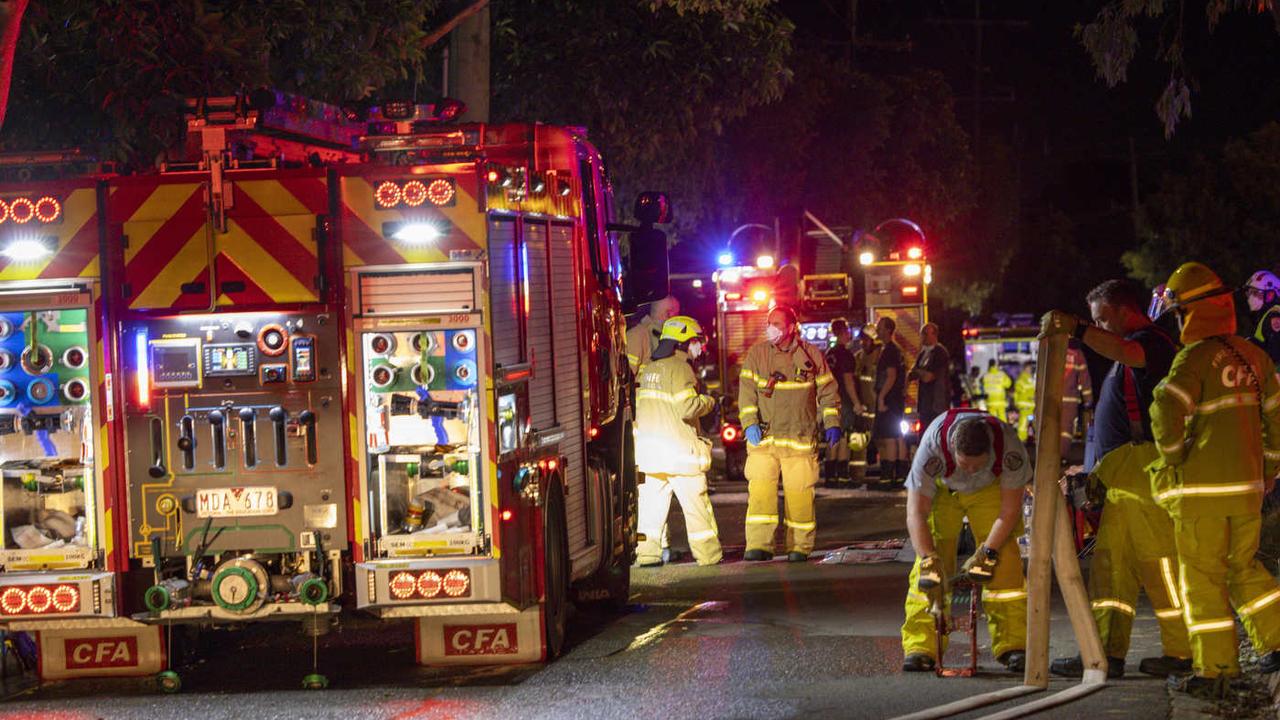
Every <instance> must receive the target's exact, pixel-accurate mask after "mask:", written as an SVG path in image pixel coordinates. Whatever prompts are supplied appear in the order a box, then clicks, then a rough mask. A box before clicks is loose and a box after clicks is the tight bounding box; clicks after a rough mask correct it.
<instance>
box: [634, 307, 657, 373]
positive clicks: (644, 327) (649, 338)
mask: <svg viewBox="0 0 1280 720" xmlns="http://www.w3.org/2000/svg"><path fill="white" fill-rule="evenodd" d="M661 335H662V326H661V325H660V324H658V323H655V322H654V321H653V318H651V317H649V316H648V315H646V316H644V318H642V319H641V320H640V324H639V325H636V326H635V327H633V328H631V329H630V330H628V331H627V364H628V365H630V366H631V373H632V374H633V375H634V374H636V373H638V372H640V366H641V365H644V364H645V363H647V362H649V356H650V355H652V354H653V348H654V347H655V346H656V345H657V344H658V338H659V337H661Z"/></svg>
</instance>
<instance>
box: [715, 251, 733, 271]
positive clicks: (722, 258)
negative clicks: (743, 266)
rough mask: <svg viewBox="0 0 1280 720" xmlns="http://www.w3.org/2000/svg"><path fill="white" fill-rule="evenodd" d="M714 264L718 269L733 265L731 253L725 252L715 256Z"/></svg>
mask: <svg viewBox="0 0 1280 720" xmlns="http://www.w3.org/2000/svg"><path fill="white" fill-rule="evenodd" d="M716 262H717V263H719V264H720V267H728V266H730V265H732V264H733V253H731V252H729V251H727V250H726V251H725V252H722V253H720V254H719V255H717V256H716Z"/></svg>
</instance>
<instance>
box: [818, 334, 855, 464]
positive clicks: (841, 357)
mask: <svg viewBox="0 0 1280 720" xmlns="http://www.w3.org/2000/svg"><path fill="white" fill-rule="evenodd" d="M829 330H830V334H829V336H830V337H831V338H832V339H833V344H832V345H831V347H830V348H828V349H827V355H826V360H827V368H828V369H830V370H831V374H832V376H833V377H835V379H836V389H837V390H839V393H840V429H841V430H842V431H844V432H845V433H849V434H852V433H853V432H854V431H855V430H856V428H855V421H856V419H857V413H856V411H855V409H854V404H853V399H854V397H856V396H857V394H858V386H857V381H856V380H855V375H856V372H857V370H856V368H855V364H856V362H855V359H854V355H853V352H852V351H851V350H850V349H849V343H851V342H853V332H852V331H850V329H849V322H848V321H847V320H845V319H844V318H836V319H835V320H832V321H831V324H830V326H829ZM850 449H851V448H850V446H849V443H848V442H846V441H845V439H844V438H841V441H840V442H838V443H836V444H835V446H834V447H832V448H831V451H830V452H828V453H827V455H826V461H825V462H824V463H823V464H824V466H825V467H824V468H823V473H822V476H823V477H824V478H825V479H826V483H827V485H828V486H839V485H843V484H845V483H848V482H849V481H850V480H851V479H852V478H851V476H850V473H849V457H850Z"/></svg>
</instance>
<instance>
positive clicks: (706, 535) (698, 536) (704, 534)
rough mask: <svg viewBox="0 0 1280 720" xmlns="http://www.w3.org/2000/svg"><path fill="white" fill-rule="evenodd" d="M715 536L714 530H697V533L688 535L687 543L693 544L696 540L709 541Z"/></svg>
mask: <svg viewBox="0 0 1280 720" xmlns="http://www.w3.org/2000/svg"><path fill="white" fill-rule="evenodd" d="M715 536H716V531H715V530H699V531H697V532H691V533H689V542H694V541H697V540H710V539H711V538H714V537H715Z"/></svg>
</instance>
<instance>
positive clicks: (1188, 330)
mask: <svg viewBox="0 0 1280 720" xmlns="http://www.w3.org/2000/svg"><path fill="white" fill-rule="evenodd" d="M1231 293H1232V289H1231V288H1229V287H1227V286H1225V285H1223V284H1222V278H1220V277H1218V274H1217V273H1215V272H1214V271H1213V270H1210V269H1209V267H1208V266H1207V265H1204V264H1203V263H1198V262H1189V263H1183V264H1182V265H1181V266H1180V267H1179V268H1178V269H1177V270H1174V271H1173V274H1172V275H1170V276H1169V281H1168V282H1167V283H1165V288H1164V298H1163V302H1162V303H1161V308H1160V309H1161V311H1167V310H1177V311H1179V315H1180V316H1181V321H1180V322H1181V325H1182V342H1183V343H1184V344H1190V343H1193V342H1196V341H1197V340H1202V339H1204V338H1206V337H1212V336H1214V335H1229V334H1231V333H1234V332H1235V330H1236V322H1235V303H1234V302H1233V301H1232V299H1231Z"/></svg>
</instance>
